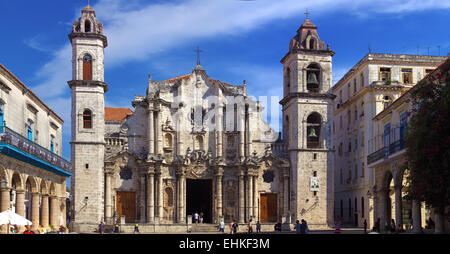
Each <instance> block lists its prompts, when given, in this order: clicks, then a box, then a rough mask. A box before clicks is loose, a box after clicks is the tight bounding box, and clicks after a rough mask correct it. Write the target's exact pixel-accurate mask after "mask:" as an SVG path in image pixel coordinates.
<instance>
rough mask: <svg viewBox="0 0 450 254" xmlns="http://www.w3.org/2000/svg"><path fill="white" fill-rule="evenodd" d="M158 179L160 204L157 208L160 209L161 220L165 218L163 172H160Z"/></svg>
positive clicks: (159, 216)
mask: <svg viewBox="0 0 450 254" xmlns="http://www.w3.org/2000/svg"><path fill="white" fill-rule="evenodd" d="M157 176H158V178H157V179H158V180H157V182H156V185H157V189H158V198H157V200H158V205H157V210H158V221H159V222H161V221H162V220H163V214H164V212H163V206H164V205H163V195H164V194H163V179H162V174H161V173H158V174H157Z"/></svg>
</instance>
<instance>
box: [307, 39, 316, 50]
mask: <svg viewBox="0 0 450 254" xmlns="http://www.w3.org/2000/svg"><path fill="white" fill-rule="evenodd" d="M309 49H316V40H314V39H313V38H311V39H310V40H309Z"/></svg>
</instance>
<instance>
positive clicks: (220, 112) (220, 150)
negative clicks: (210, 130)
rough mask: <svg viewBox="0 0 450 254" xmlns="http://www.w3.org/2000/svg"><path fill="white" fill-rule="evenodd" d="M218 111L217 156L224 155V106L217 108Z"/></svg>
mask: <svg viewBox="0 0 450 254" xmlns="http://www.w3.org/2000/svg"><path fill="white" fill-rule="evenodd" d="M217 110H218V113H217V116H216V123H217V124H216V132H217V153H216V154H217V157H222V156H223V147H222V141H223V123H222V120H223V107H222V106H219V108H218V109H217Z"/></svg>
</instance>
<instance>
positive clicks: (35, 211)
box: [31, 192, 39, 229]
mask: <svg viewBox="0 0 450 254" xmlns="http://www.w3.org/2000/svg"><path fill="white" fill-rule="evenodd" d="M31 222H32V223H33V225H32V228H33V229H37V228H38V227H39V193H38V192H35V193H32V194H31Z"/></svg>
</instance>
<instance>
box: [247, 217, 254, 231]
mask: <svg viewBox="0 0 450 254" xmlns="http://www.w3.org/2000/svg"><path fill="white" fill-rule="evenodd" d="M247 226H248V233H249V234H250V233H253V223H252V219H250V220H249V221H248V225H247Z"/></svg>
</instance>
